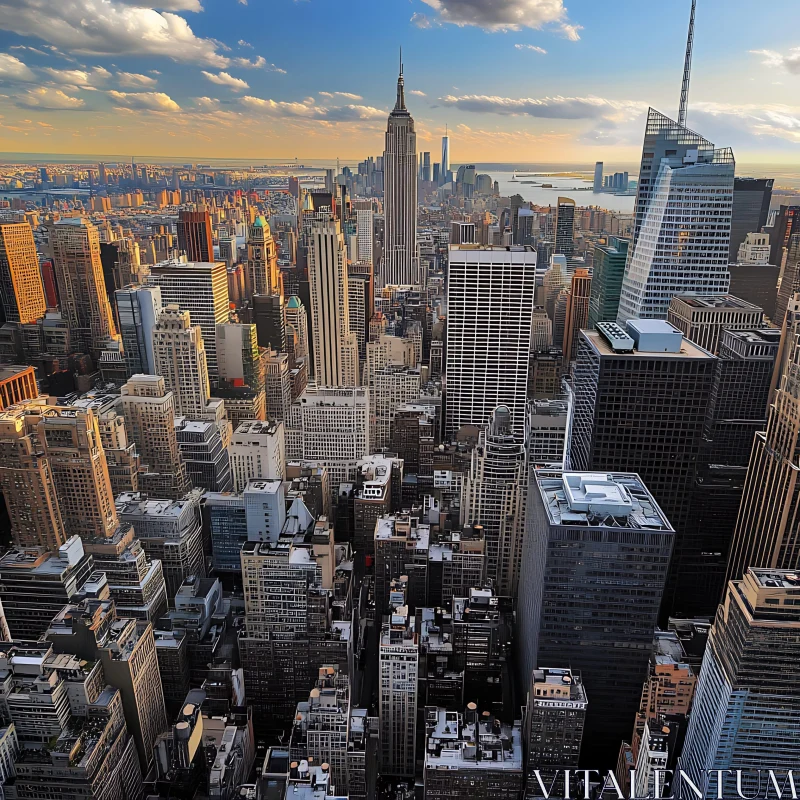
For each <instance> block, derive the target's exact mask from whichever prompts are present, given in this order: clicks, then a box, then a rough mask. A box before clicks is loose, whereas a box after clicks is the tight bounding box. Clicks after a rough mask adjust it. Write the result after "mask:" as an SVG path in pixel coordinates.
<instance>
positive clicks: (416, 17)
mask: <svg viewBox="0 0 800 800" xmlns="http://www.w3.org/2000/svg"><path fill="white" fill-rule="evenodd" d="M423 2H426V0H423ZM411 24H412V25H416V26H417V27H418V28H422V29H423V30H424V29H425V28H432V27H433V23H432V22H431V20H430V17H429V16H428V15H427V14H420V13H419V12H418V11H415V12H414V13H413V14H412V15H411Z"/></svg>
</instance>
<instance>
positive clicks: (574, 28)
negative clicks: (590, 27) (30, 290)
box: [559, 22, 583, 42]
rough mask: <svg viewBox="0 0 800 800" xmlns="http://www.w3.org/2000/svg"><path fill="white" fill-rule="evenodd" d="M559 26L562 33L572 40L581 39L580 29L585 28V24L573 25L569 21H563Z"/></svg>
mask: <svg viewBox="0 0 800 800" xmlns="http://www.w3.org/2000/svg"><path fill="white" fill-rule="evenodd" d="M559 28H560V30H561V35H562V36H563V37H564V38H565V39H569V40H570V41H571V42H577V41H580V38H581V35H580V34H579V33H578V31H582V30H583V25H572V24H571V23H569V22H562V23H561V25H559Z"/></svg>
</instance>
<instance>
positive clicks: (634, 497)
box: [537, 470, 673, 531]
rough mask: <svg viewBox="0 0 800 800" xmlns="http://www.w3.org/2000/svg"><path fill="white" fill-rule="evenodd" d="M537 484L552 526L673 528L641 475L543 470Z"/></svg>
mask: <svg viewBox="0 0 800 800" xmlns="http://www.w3.org/2000/svg"><path fill="white" fill-rule="evenodd" d="M537 483H538V486H539V491H540V493H541V496H542V502H543V503H544V507H545V510H546V512H547V514H548V517H549V518H550V523H551V524H552V525H568V526H579V527H598V528H631V529H635V530H648V531H672V530H673V529H672V526H671V525H670V523H669V521H668V520H667V518H666V517H665V516H664V512H663V511H661V509H660V508H659V506H658V503H656V501H655V499H654V498H653V496H652V495H651V494H650V492H649V491H648V490H647V487H646V486H645V485H644V483H642V480H641V478H639V476H638V475H633V474H625V473H621V472H613V473H606V472H561V471H556V470H552V471H551V470H541V471H539V472H538V473H537Z"/></svg>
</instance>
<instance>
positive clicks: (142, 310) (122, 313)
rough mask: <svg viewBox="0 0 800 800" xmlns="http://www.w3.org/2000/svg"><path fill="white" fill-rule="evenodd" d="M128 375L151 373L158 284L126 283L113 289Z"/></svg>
mask: <svg viewBox="0 0 800 800" xmlns="http://www.w3.org/2000/svg"><path fill="white" fill-rule="evenodd" d="M114 297H115V299H116V302H117V319H118V321H119V333H120V336H121V338H122V346H123V348H124V356H125V366H126V367H127V369H128V375H129V376H130V375H139V374H141V373H149V374H155V358H154V356H153V334H152V331H153V328H154V327H155V324H156V321H157V320H158V315H159V314H160V313H161V310H162V308H163V304H162V302H161V289H160V288H159V287H158V286H126V287H124V288H123V289H117V291H116V292H114Z"/></svg>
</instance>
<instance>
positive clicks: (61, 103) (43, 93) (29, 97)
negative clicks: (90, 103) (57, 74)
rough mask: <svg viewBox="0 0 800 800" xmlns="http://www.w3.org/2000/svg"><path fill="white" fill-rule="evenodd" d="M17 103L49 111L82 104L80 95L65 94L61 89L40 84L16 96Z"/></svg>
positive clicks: (72, 107) (76, 106)
mask: <svg viewBox="0 0 800 800" xmlns="http://www.w3.org/2000/svg"><path fill="white" fill-rule="evenodd" d="M17 103H18V104H19V105H21V106H25V107H26V108H40V109H43V110H45V109H46V110H50V111H62V110H69V109H76V108H80V107H81V106H83V100H81V98H80V97H72V96H70V95H68V94H65V93H64V92H63V91H62V90H61V89H53V88H51V87H49V86H40V87H39V88H38V89H30V90H28V92H26V93H25V94H24V95H22V96H21V97H18V98H17Z"/></svg>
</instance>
